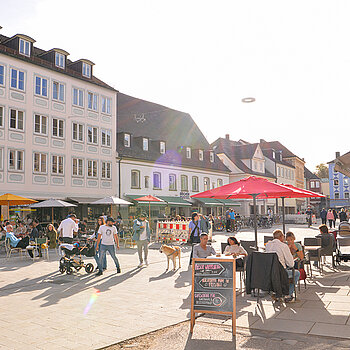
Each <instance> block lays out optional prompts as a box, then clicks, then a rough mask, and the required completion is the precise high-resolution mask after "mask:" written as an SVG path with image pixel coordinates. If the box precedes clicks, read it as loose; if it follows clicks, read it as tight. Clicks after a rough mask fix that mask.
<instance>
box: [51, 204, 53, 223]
mask: <svg viewBox="0 0 350 350" xmlns="http://www.w3.org/2000/svg"><path fill="white" fill-rule="evenodd" d="M51 223H52V225H53V207H52V208H51Z"/></svg>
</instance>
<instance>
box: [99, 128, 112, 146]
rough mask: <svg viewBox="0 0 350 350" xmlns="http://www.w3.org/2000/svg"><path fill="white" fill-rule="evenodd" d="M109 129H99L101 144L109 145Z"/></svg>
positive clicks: (110, 142)
mask: <svg viewBox="0 0 350 350" xmlns="http://www.w3.org/2000/svg"><path fill="white" fill-rule="evenodd" d="M111 134H112V133H111V130H105V129H102V131H101V144H102V146H107V147H111V145H112V141H111Z"/></svg>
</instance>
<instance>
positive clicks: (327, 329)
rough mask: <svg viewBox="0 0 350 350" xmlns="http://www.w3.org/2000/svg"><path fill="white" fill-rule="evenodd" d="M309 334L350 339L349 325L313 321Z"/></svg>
mask: <svg viewBox="0 0 350 350" xmlns="http://www.w3.org/2000/svg"><path fill="white" fill-rule="evenodd" d="M309 334H313V335H321V336H327V337H337V338H347V339H350V325H335V324H329V323H319V322H317V323H315V325H314V326H313V327H312V329H311V330H310V332H309Z"/></svg>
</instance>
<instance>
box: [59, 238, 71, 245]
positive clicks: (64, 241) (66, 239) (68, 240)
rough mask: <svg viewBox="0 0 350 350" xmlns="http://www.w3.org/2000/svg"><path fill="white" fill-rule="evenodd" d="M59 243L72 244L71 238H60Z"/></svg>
mask: <svg viewBox="0 0 350 350" xmlns="http://www.w3.org/2000/svg"><path fill="white" fill-rule="evenodd" d="M60 241H61V242H63V243H68V244H72V243H73V238H71V237H60Z"/></svg>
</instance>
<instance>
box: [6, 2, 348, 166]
mask: <svg viewBox="0 0 350 350" xmlns="http://www.w3.org/2000/svg"><path fill="white" fill-rule="evenodd" d="M0 8H1V14H0V25H1V26H2V27H3V28H2V29H1V31H0V33H1V34H3V35H6V36H12V35H14V34H17V33H21V34H27V35H29V36H31V37H32V38H34V39H35V40H36V41H37V42H36V44H35V45H36V46H37V47H40V48H41V49H45V50H49V49H52V48H54V47H58V48H61V49H64V50H66V51H68V52H69V53H70V56H69V58H70V59H71V60H76V59H80V58H87V59H90V60H92V61H93V62H94V63H95V64H96V65H95V66H94V75H95V76H97V77H98V78H100V79H102V80H103V81H105V82H106V83H108V84H110V85H112V86H113V87H114V88H116V89H117V90H119V91H120V92H123V93H126V94H129V95H132V96H135V97H138V98H142V99H145V100H148V101H152V102H155V103H158V104H162V105H165V106H167V107H171V108H174V109H177V110H180V111H183V112H187V113H189V114H191V116H192V118H193V119H194V120H195V121H196V123H197V124H198V126H199V127H200V129H201V130H202V132H203V134H204V135H205V136H206V137H207V139H208V141H209V142H213V141H214V140H216V139H217V138H218V137H225V134H229V135H230V138H231V139H232V140H239V139H243V140H246V141H249V142H252V143H253V142H259V140H260V139H264V140H266V141H275V140H278V141H280V142H281V143H283V144H284V145H285V146H286V147H287V148H289V149H290V150H291V151H292V152H293V153H295V154H296V155H297V156H299V157H300V158H304V159H305V161H306V166H307V167H308V168H309V169H310V170H311V171H314V170H315V167H316V165H317V164H320V163H327V162H329V161H331V160H333V159H334V158H335V152H336V151H339V152H340V153H341V154H343V153H346V152H348V151H350V145H349V141H348V140H349V129H350V125H349V121H350V118H349V116H350V98H349V92H350V44H349V43H350V40H349V36H350V21H349V15H350V2H349V1H348V0H344V1H343V0H332V1H330V0H328V1H324V0H316V1H314V0H308V1H305V0H302V1H300V0H294V1H283V0H276V1H272V0H264V1H261V0H227V1H226V0H220V1H206V0H200V1H197V0H185V1H183V0H177V1H169V0H143V1H141V0H139V1H137V0H127V1H126V0H124V1H120V0H100V1H95V0H94V1H90V0H84V1H81V0H70V1H67V0H60V1H59V2H57V1H53V0H11V1H9V0H0ZM245 97H254V98H255V99H256V101H255V102H254V103H242V101H241V100H242V98H245ZM184 132H186V130H184Z"/></svg>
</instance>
